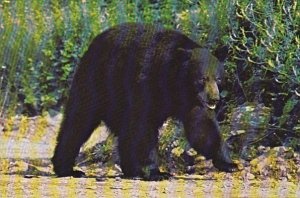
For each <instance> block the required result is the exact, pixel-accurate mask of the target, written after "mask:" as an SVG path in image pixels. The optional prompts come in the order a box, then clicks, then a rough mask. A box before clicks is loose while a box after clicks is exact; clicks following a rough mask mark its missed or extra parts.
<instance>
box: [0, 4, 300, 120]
mask: <svg viewBox="0 0 300 198" xmlns="http://www.w3.org/2000/svg"><path fill="white" fill-rule="evenodd" d="M299 13H300V12H299V3H297V1H284V0H277V1H268V0H259V1H252V0H235V1H230V0H220V1H208V0H203V1H198V0H184V1H179V0H165V1H155V0H151V1H150V0H149V1H148V0H135V1H118V0H99V1H87V0H81V1H58V0H54V1H50V0H24V1H8V0H5V1H1V3H0V40H1V42H0V77H1V80H0V113H1V116H4V115H6V114H8V113H10V114H15V113H24V114H29V115H36V114H39V113H41V112H43V111H47V110H49V109H54V110H60V108H61V106H62V104H63V103H64V101H65V100H66V97H67V90H68V88H69V86H70V82H71V80H72V75H73V72H74V68H75V67H76V66H77V65H78V62H79V60H80V57H81V56H82V54H83V53H84V51H85V50H86V49H87V46H88V44H89V43H90V42H91V39H92V38H93V37H95V36H96V35H97V34H98V33H100V32H101V31H103V30H104V29H107V28H109V27H111V26H113V25H117V24H119V23H123V22H141V23H152V24H159V25H163V26H165V27H167V28H172V29H178V30H180V31H182V32H183V33H185V34H187V35H188V36H190V37H191V38H193V39H194V40H196V41H198V42H199V43H201V44H202V45H203V46H206V47H209V48H211V49H214V48H216V47H218V46H221V45H228V46H229V47H230V51H231V56H230V58H229V60H228V62H227V68H226V71H227V73H228V76H229V80H228V85H227V86H226V87H225V90H226V89H227V90H228V92H232V91H231V89H232V86H234V84H236V82H235V81H236V79H238V80H240V81H239V82H240V83H238V84H239V86H240V89H241V90H243V92H242V93H244V95H243V96H242V98H243V100H242V101H243V102H245V101H250V102H251V101H252V102H253V101H257V100H259V102H264V100H265V99H262V97H263V98H270V100H268V101H272V100H273V99H275V100H276V99H278V97H279V95H278V94H281V95H285V96H287V98H288V99H289V98H291V97H292V98H293V100H294V103H295V101H296V102H297V101H299V97H296V95H295V93H297V91H298V92H300V90H299V84H300V77H299V76H300V75H299V74H300V65H299V62H300V61H299V60H300V52H299V48H300V47H299V45H300V37H299V35H300V32H299V30H300V27H299V23H300V14H299ZM262 81H264V82H268V83H267V85H268V86H269V85H272V86H273V84H276V86H277V88H276V89H272V88H268V86H265V85H264V84H263V83H258V85H259V86H255V87H256V88H257V87H258V88H257V89H253V85H257V82H262ZM255 83H256V84H255ZM253 90H254V91H253ZM264 94H265V95H267V96H266V97H265V96H263V95H264ZM229 97H230V98H229V99H228V100H230V101H235V100H236V96H235V95H230V96H229Z"/></svg>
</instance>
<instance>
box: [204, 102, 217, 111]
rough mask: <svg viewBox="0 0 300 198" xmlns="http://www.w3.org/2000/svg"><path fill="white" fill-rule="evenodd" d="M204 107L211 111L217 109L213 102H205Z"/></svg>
mask: <svg viewBox="0 0 300 198" xmlns="http://www.w3.org/2000/svg"><path fill="white" fill-rule="evenodd" d="M205 106H206V107H207V108H209V109H211V110H215V109H216V107H217V105H216V103H213V102H205Z"/></svg>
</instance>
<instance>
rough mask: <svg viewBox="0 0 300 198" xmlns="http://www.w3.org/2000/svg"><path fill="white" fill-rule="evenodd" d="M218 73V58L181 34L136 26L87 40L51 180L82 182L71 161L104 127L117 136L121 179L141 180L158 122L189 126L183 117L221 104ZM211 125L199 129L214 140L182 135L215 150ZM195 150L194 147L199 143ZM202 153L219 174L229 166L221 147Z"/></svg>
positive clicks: (216, 137)
mask: <svg viewBox="0 0 300 198" xmlns="http://www.w3.org/2000/svg"><path fill="white" fill-rule="evenodd" d="M222 72H223V65H222V64H221V63H220V62H219V61H218V60H217V58H216V57H214V56H213V55H212V54H211V53H210V52H209V51H208V50H207V49H203V48H200V46H199V45H198V44H197V43H195V42H194V41H192V40H191V39H189V38H188V37H186V36H185V35H183V34H182V33H180V32H177V31H173V30H167V29H163V28H159V27H154V26H150V25H141V24H122V25H119V26H115V27H113V28H111V29H108V30H106V31H105V32H103V33H102V34H100V35H98V36H97V37H96V38H95V39H94V40H93V41H92V43H91V45H90V47H89V49H88V51H87V52H86V53H85V55H84V56H83V58H82V60H81V63H80V66H79V67H78V68H77V71H76V73H75V76H74V79H73V83H72V87H71V90H70V95H69V100H68V103H67V105H66V108H65V114H64V120H63V122H62V125H61V128H60V132H59V135H58V138H57V146H56V148H55V153H54V156H53V158H52V162H53V164H54V171H55V173H56V174H57V175H58V176H70V175H75V176H78V175H79V176H80V175H81V174H78V171H77V172H76V173H75V174H74V171H73V166H74V163H75V158H76V156H77V155H78V153H79V149H80V147H81V146H82V144H83V143H84V142H85V141H86V140H87V139H88V138H89V137H90V135H91V133H92V132H93V130H94V129H95V128H96V127H97V126H98V125H99V123H100V122H101V121H104V122H105V124H106V125H107V127H109V129H110V130H111V131H112V132H113V133H114V134H116V135H117V136H118V145H119V154H120V159H121V168H122V171H123V173H124V175H125V176H128V177H136V176H142V175H143V173H142V166H143V165H144V163H145V161H147V159H148V156H149V153H150V151H151V150H153V148H154V147H155V146H156V145H157V141H158V129H159V128H160V127H161V125H162V124H163V122H164V121H165V120H166V119H167V118H168V117H174V118H176V119H179V120H181V121H183V122H184V124H185V125H193V123H191V122H189V121H188V119H187V118H188V117H189V116H191V114H193V113H191V112H192V111H193V109H194V108H195V107H196V106H198V107H199V108H203V109H207V107H212V106H213V105H214V104H215V103H217V101H218V100H219V92H218V87H217V84H218V81H219V79H221V77H222ZM203 77H205V79H204V78H203ZM207 111H211V110H207ZM200 114H201V115H202V114H204V113H200ZM192 117H195V118H197V119H198V117H199V116H198V117H197V116H194V115H193V116H192ZM199 119H200V120H203V119H202V118H201V116H200V118H199ZM212 119H213V121H209V122H207V123H204V122H203V123H201V124H199V125H201V127H204V129H210V128H212V129H211V130H213V134H214V135H211V131H201V128H199V129H197V128H193V129H192V133H189V132H188V133H187V136H191V137H193V136H195V134H197V133H201V134H202V135H201V141H200V142H199V143H203V142H206V141H207V142H213V144H212V145H220V144H221V142H222V141H221V138H220V134H219V131H218V129H217V128H218V127H217V123H216V121H215V119H214V117H212ZM208 120H209V119H208ZM211 124H213V125H214V126H212V127H210V125H211ZM197 125H198V124H196V126H197ZM194 126H195V125H194ZM186 128H189V127H186ZM196 136H197V135H196ZM202 137H203V139H202ZM188 139H189V140H191V138H188ZM192 145H194V146H195V148H196V149H197V148H198V147H197V143H196V142H193V141H192ZM199 148H200V150H201V149H202V147H199ZM197 150H199V149H197ZM200 153H203V154H204V155H206V156H208V157H212V158H214V160H215V161H218V162H219V163H221V164H222V165H224V167H226V165H227V164H231V162H228V161H226V160H223V158H222V157H221V158H220V157H217V156H219V155H223V154H222V153H223V152H222V150H221V147H220V146H218V147H215V149H211V153H210V152H206V151H205V152H203V151H200ZM223 170H225V171H230V170H229V169H228V170H227V169H226V168H224V169H223ZM154 172H157V171H154Z"/></svg>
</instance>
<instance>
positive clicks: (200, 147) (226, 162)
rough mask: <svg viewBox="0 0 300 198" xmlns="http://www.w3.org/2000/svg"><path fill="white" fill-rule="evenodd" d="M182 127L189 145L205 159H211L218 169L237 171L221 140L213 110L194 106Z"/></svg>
mask: <svg viewBox="0 0 300 198" xmlns="http://www.w3.org/2000/svg"><path fill="white" fill-rule="evenodd" d="M184 128H185V133H186V136H187V139H188V141H189V143H190V145H191V146H192V147H193V148H194V149H195V150H196V151H197V152H198V153H200V154H202V155H203V156H205V157H206V159H212V161H213V164H214V166H215V167H216V168H218V169H219V170H220V171H225V172H234V171H237V165H236V164H235V163H233V162H232V160H231V158H230V156H229V152H228V148H227V146H226V144H225V142H224V141H223V139H222V137H221V135H220V130H219V125H218V123H217V120H216V117H215V112H214V111H211V110H209V109H206V108H205V107H199V106H197V107H194V108H193V109H192V110H191V111H190V112H189V113H188V115H187V116H186V119H185V121H184Z"/></svg>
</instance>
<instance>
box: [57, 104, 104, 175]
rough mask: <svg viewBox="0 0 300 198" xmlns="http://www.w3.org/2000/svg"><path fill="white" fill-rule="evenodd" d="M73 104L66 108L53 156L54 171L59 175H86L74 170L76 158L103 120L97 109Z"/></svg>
mask: <svg viewBox="0 0 300 198" xmlns="http://www.w3.org/2000/svg"><path fill="white" fill-rule="evenodd" d="M73 104H74V105H71V104H70V105H69V107H67V109H66V113H65V117H64V120H63V122H62V124H61V128H60V131H59V134H58V137H57V145H56V148H55V151H54V155H53V157H52V163H53V166H54V172H55V173H56V175H57V176H59V177H66V176H73V177H82V176H85V174H84V173H83V172H81V171H76V170H73V166H74V164H75V159H76V157H77V155H78V153H79V150H80V147H81V146H82V145H83V143H84V142H85V141H87V140H88V138H89V137H90V135H91V134H92V132H93V130H94V129H95V128H96V127H97V126H98V125H99V123H100V121H101V120H99V119H100V118H99V115H97V113H96V111H95V109H92V108H88V106H86V105H75V103H73Z"/></svg>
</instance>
